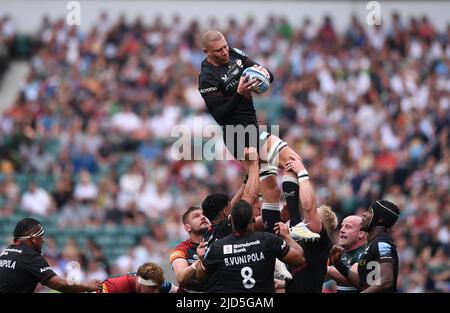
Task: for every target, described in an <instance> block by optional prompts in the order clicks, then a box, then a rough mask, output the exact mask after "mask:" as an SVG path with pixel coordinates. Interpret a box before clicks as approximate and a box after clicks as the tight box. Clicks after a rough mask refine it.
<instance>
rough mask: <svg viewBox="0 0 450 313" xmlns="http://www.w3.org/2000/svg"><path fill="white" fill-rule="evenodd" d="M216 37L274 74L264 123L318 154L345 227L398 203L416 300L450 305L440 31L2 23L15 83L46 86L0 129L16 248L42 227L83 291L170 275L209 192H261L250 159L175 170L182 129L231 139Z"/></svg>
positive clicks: (449, 95) (48, 249)
mask: <svg viewBox="0 0 450 313" xmlns="http://www.w3.org/2000/svg"><path fill="white" fill-rule="evenodd" d="M210 28H214V29H219V30H221V31H222V32H223V33H224V34H225V36H226V38H227V40H228V43H229V45H230V46H231V47H237V48H240V49H242V50H243V51H245V52H246V53H247V54H248V55H249V56H250V57H251V58H252V59H254V60H255V61H257V62H259V63H260V64H262V65H263V66H266V67H267V68H269V69H270V70H271V71H272V72H273V73H274V76H275V81H274V83H273V84H272V86H271V89H270V91H269V92H267V93H265V94H264V95H260V96H254V100H255V106H256V109H257V113H258V119H259V121H260V122H261V124H267V125H269V124H272V125H279V126H280V135H281V137H282V138H283V139H284V140H285V141H286V142H288V144H289V145H290V146H291V147H293V148H294V149H295V150H296V151H297V152H298V153H299V154H300V155H301V156H302V158H303V159H304V161H305V163H306V166H307V168H308V170H309V173H310V176H311V177H312V179H313V182H314V184H315V188H316V194H317V197H318V203H320V204H321V203H326V204H329V205H331V207H332V208H333V209H334V210H335V212H336V213H337V215H338V217H339V220H342V219H343V218H344V217H345V216H347V215H350V214H361V212H362V210H364V209H365V208H367V206H368V205H369V203H371V202H372V201H373V200H375V199H379V198H385V199H388V200H391V201H393V202H395V203H396V204H397V205H398V206H399V207H400V208H401V217H400V220H399V222H398V224H397V225H396V226H395V228H394V232H393V236H394V238H395V240H396V243H397V248H398V252H399V257H400V273H399V285H398V287H399V290H400V291H401V292H449V291H450V262H449V255H450V244H449V240H450V209H449V207H450V205H449V202H450V196H449V195H450V192H449V191H450V176H449V169H450V150H449V147H450V136H449V131H450V24H449V26H448V28H446V29H436V28H435V27H434V26H433V23H432V21H430V19H429V17H427V16H415V17H408V18H402V17H401V16H400V15H398V14H396V13H394V14H392V16H391V17H390V20H386V21H383V23H382V25H381V26H367V25H366V24H365V23H364V21H363V22H362V21H360V20H358V19H357V18H356V17H353V18H352V19H351V20H350V21H349V23H348V28H347V30H346V31H345V32H338V31H336V30H335V28H334V26H333V20H332V18H331V17H328V16H325V17H324V18H323V21H322V22H321V23H318V24H314V23H313V22H312V21H311V20H310V19H305V20H304V22H303V23H302V25H301V26H300V27H296V26H293V25H291V24H290V23H289V22H288V21H287V20H286V19H285V18H283V17H280V16H271V17H269V18H267V21H266V22H265V23H264V25H262V26H257V23H255V20H254V19H253V18H248V20H247V21H245V22H238V21H236V20H233V19H230V20H229V21H228V22H227V24H226V25H218V22H217V21H216V20H214V19H211V20H210V21H209V22H208V23H205V24H204V25H203V24H200V23H198V22H195V21H184V20H183V19H182V18H181V17H179V16H173V18H172V20H170V21H166V22H163V20H162V19H161V18H155V19H154V20H149V21H147V20H146V21H143V20H141V19H139V18H137V19H135V20H127V17H126V16H121V17H120V18H119V19H118V20H112V19H111V18H110V17H109V16H108V14H107V13H103V14H101V16H99V19H98V22H97V23H96V25H95V26H94V27H92V28H91V29H90V30H89V31H87V32H83V31H81V30H80V29H79V28H77V27H73V26H68V25H67V24H66V23H65V20H64V19H59V20H51V19H49V18H48V17H44V18H43V19H42V23H41V25H40V27H39V29H37V30H36V32H35V33H34V34H33V36H23V35H22V34H19V33H17V32H16V31H15V24H14V20H13V19H12V18H10V17H9V16H8V15H3V16H1V18H0V76H1V73H2V72H4V71H5V70H6V69H7V68H8V64H9V62H11V60H13V59H15V58H22V59H24V60H27V61H28V62H29V66H30V71H29V74H28V75H27V78H26V81H25V82H24V84H23V85H22V86H21V87H20V93H19V94H18V95H17V98H16V100H15V103H14V104H13V105H12V106H11V107H8V108H7V109H6V110H4V111H3V112H1V113H0V246H1V247H2V248H4V247H6V245H7V244H9V243H10V242H11V239H12V238H11V234H12V229H13V227H14V225H15V223H16V221H17V220H19V219H20V218H22V217H24V216H30V215H32V216H36V217H37V218H38V219H39V220H41V221H43V224H44V226H45V227H46V230H47V239H46V246H45V248H44V250H45V251H44V254H45V256H46V257H47V259H48V260H49V263H50V265H52V266H53V268H54V269H55V271H56V272H57V273H58V274H61V275H65V274H67V273H68V272H70V271H71V270H73V269H74V268H75V270H76V269H77V265H76V264H80V265H81V270H80V271H78V272H77V273H78V274H77V275H81V277H82V278H83V279H85V278H86V279H89V278H98V279H104V278H106V277H107V276H109V275H113V274H118V273H124V272H127V271H135V270H136V269H137V267H138V266H139V265H140V264H142V263H144V262H146V261H154V262H158V263H160V264H161V265H163V267H165V268H166V274H169V273H168V272H170V265H168V258H169V251H170V249H171V248H173V247H174V246H175V245H176V244H178V243H179V242H180V241H182V240H184V239H185V238H186V237H187V233H186V232H185V231H184V228H183V225H182V223H181V218H180V217H181V215H182V213H183V212H184V211H185V210H186V209H187V208H188V207H189V206H190V205H194V204H199V203H201V202H202V200H203V199H204V198H205V197H206V195H207V194H208V193H211V192H225V193H228V194H230V195H232V194H233V193H234V192H236V191H237V189H238V187H239V186H240V184H241V183H242V179H243V176H244V173H243V168H241V166H240V164H239V163H237V162H235V161H216V160H215V161H188V160H181V161H176V160H174V159H173V158H172V154H171V145H172V143H173V142H174V141H175V140H176V138H175V137H171V130H172V128H173V127H174V126H175V125H180V124H183V125H187V126H188V127H189V128H191V129H192V130H193V132H194V135H195V136H198V137H199V138H201V139H202V140H203V141H206V140H207V139H208V138H206V137H204V136H202V133H201V131H200V132H198V131H197V132H195V129H194V128H195V125H198V124H199V123H201V124H202V125H204V126H206V125H208V124H212V123H213V121H212V119H211V118H210V117H209V114H208V113H207V112H206V111H205V106H204V102H203V100H202V98H201V96H200V94H199V92H198V89H197V88H198V86H197V80H198V71H199V69H200V63H201V61H202V59H203V58H204V55H203V53H202V50H201V45H200V40H199V36H200V34H201V33H202V32H203V31H204V30H206V29H210ZM0 84H1V81H0ZM202 140H199V142H202ZM217 144H218V146H221V142H220V140H219V141H218V142H217ZM72 261H77V262H78V263H74V262H72ZM169 277H170V276H169ZM334 288H335V287H334V286H333V285H332V284H327V288H326V290H327V291H329V292H331V291H333V290H334Z"/></svg>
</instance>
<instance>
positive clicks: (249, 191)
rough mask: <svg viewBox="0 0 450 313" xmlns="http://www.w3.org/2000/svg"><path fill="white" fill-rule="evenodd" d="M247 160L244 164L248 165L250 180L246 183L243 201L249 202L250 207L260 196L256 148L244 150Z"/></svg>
mask: <svg viewBox="0 0 450 313" xmlns="http://www.w3.org/2000/svg"><path fill="white" fill-rule="evenodd" d="M244 156H245V160H243V161H242V162H243V163H247V165H246V167H247V168H248V179H247V182H246V183H245V187H244V192H243V195H242V200H245V201H247V202H248V203H249V204H250V205H253V204H254V203H255V201H256V200H257V199H258V196H259V158H258V151H257V150H256V148H254V147H250V148H245V149H244Z"/></svg>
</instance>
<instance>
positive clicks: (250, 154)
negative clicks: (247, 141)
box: [244, 147, 258, 163]
mask: <svg viewBox="0 0 450 313" xmlns="http://www.w3.org/2000/svg"><path fill="white" fill-rule="evenodd" d="M244 159H245V160H246V161H249V163H252V162H257V161H258V150H256V148H255V147H248V148H247V147H246V148H244Z"/></svg>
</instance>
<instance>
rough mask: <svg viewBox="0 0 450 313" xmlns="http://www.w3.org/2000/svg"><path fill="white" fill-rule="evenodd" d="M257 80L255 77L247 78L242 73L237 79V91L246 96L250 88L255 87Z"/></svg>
mask: <svg viewBox="0 0 450 313" xmlns="http://www.w3.org/2000/svg"><path fill="white" fill-rule="evenodd" d="M257 84H258V81H257V80H256V78H253V79H252V80H249V79H248V77H247V76H245V75H242V76H241V78H240V79H239V85H238V87H237V93H238V94H240V95H242V96H247V95H249V94H250V93H251V92H252V88H253V87H256V85H257Z"/></svg>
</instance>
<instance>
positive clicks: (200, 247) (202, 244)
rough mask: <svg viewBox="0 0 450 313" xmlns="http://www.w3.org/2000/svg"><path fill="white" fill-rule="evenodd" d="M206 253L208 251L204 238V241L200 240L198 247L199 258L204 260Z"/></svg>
mask: <svg viewBox="0 0 450 313" xmlns="http://www.w3.org/2000/svg"><path fill="white" fill-rule="evenodd" d="M205 253H206V246H205V242H204V241H203V240H202V242H200V244H199V245H198V247H197V255H198V258H199V259H200V260H203V258H204V257H205Z"/></svg>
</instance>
